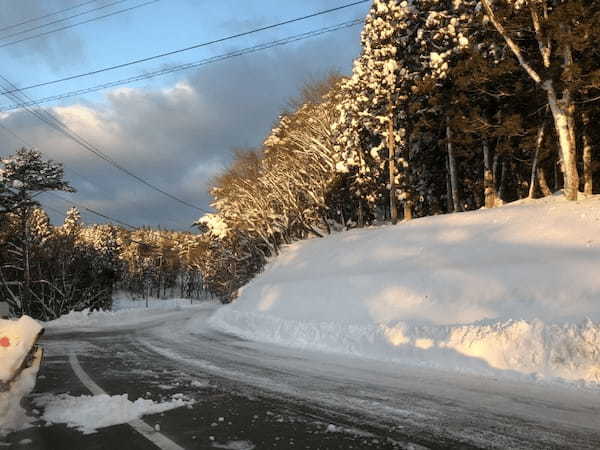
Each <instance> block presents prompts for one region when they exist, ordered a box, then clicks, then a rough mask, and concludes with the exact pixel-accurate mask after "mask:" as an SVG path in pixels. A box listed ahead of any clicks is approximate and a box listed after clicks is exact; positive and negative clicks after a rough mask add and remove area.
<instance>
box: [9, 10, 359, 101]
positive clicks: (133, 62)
mask: <svg viewBox="0 0 600 450" xmlns="http://www.w3.org/2000/svg"><path fill="white" fill-rule="evenodd" d="M369 1H371V0H360V1H355V2H353V3H348V4H345V5H342V6H338V7H336V8H330V9H326V10H323V11H318V12H315V13H312V14H308V15H305V16H301V17H296V18H294V19H289V20H285V21H283V22H278V23H275V24H272V25H267V26H264V27H260V28H255V29H253V30H249V31H244V32H242V33H237V34H233V35H229V36H225V37H222V38H219V39H214V40H212V41H207V42H202V43H200V44H195V45H192V46H189V47H185V48H181V49H178V50H172V51H169V52H166V53H160V54H158V55H154V56H148V57H146V58H141V59H136V60H133V61H128V62H125V63H122V64H116V65H113V66H108V67H103V68H101V69H97V70H92V71H90V72H85V73H80V74H77V75H71V76H68V77H64V78H59V79H56V80H52V81H46V82H43V83H37V84H32V85H30V86H25V87H22V88H18V89H15V90H13V91H9V92H7V93H12V92H16V91H26V90H29V89H33V88H37V87H42V86H49V85H52V84H57V83H62V82H65V81H70V80H75V79H77V78H82V77H87V76H91V75H97V74H99V73H103V72H108V71H111V70H116V69H122V68H124V67H129V66H133V65H135V64H141V63H144V62H148V61H153V60H156V59H159V58H164V57H166V56H171V55H175V54H178V53H183V52H187V51H190V50H195V49H198V48H201V47H207V46H209V45H214V44H218V43H222V42H226V41H229V40H232V39H236V38H239V37H243V36H249V35H252V34H256V33H260V32H262V31H266V30H271V29H274V28H278V27H282V26H284V25H289V24H292V23H295V22H300V21H303V20H307V19H311V18H314V17H317V16H321V15H324V14H330V13H333V12H336V11H340V10H343V9H347V8H350V7H352V6H356V5H360V4H362V3H366V2H369ZM2 94H5V92H2Z"/></svg>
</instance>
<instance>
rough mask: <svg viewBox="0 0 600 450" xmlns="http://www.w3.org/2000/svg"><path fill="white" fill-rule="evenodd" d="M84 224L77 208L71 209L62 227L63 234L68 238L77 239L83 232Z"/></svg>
mask: <svg viewBox="0 0 600 450" xmlns="http://www.w3.org/2000/svg"><path fill="white" fill-rule="evenodd" d="M82 226H83V222H82V221H81V213H80V212H79V209H77V208H76V207H75V206H73V207H71V208H69V210H68V211H67V214H66V216H65V220H64V222H63V225H62V228H61V229H62V232H63V233H65V234H66V235H68V236H72V237H75V238H76V237H77V236H78V235H79V232H80V231H81V227H82Z"/></svg>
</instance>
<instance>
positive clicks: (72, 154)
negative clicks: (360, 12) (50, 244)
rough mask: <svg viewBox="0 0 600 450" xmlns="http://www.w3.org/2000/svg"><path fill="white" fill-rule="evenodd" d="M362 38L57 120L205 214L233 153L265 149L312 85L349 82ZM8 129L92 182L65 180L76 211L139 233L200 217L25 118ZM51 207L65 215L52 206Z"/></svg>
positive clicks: (286, 52)
mask: <svg viewBox="0 0 600 450" xmlns="http://www.w3.org/2000/svg"><path fill="white" fill-rule="evenodd" d="M358 33H359V30H358V29H357V28H355V29H351V30H345V31H341V32H337V33H334V34H331V35H328V36H326V37H321V38H316V39H314V40H307V41H303V42H301V43H297V44H293V45H290V46H286V47H280V48H276V49H273V50H270V51H265V52H260V53H255V54H252V55H247V56H244V57H239V58H234V59H231V60H228V61H224V62H221V63H217V64H213V65H210V66H205V67H203V68H201V69H199V70H197V71H194V72H192V73H188V74H187V76H186V77H185V78H182V79H180V80H179V81H175V82H173V83H172V85H171V87H169V88H165V89H156V88H154V89H144V88H139V87H129V88H120V89H116V90H113V91H111V92H108V93H107V94H106V97H105V99H104V100H103V101H102V102H100V103H98V104H89V103H87V104H85V105H83V104H74V105H72V106H67V107H60V108H55V109H54V111H55V113H56V114H58V115H60V116H61V117H62V118H63V120H64V121H65V122H66V123H68V124H69V126H70V127H72V128H73V129H74V130H75V131H76V132H77V133H79V134H81V135H82V136H85V137H86V138H87V139H88V140H89V141H91V142H93V143H94V144H95V145H97V146H98V147H99V148H101V149H102V150H103V151H105V152H106V153H107V154H109V155H110V156H111V157H112V158H114V159H115V160H117V161H119V162H120V163H122V164H123V165H124V166H126V167H128V168H129V169H131V170H132V171H133V172H135V173H136V174H138V175H140V176H143V177H145V178H147V179H149V180H152V182H153V183H155V184H157V185H159V186H160V187H162V188H164V189H165V190H167V191H169V192H171V193H173V194H174V195H176V196H179V197H181V198H184V199H185V200H187V201H190V202H192V203H195V204H198V205H200V206H202V207H204V208H207V207H208V204H209V197H208V195H207V193H206V190H207V183H208V181H209V180H210V178H211V177H212V176H214V175H215V174H216V173H217V172H218V171H219V170H220V169H221V168H222V167H224V166H225V165H226V164H227V162H228V161H229V158H230V156H231V153H230V151H231V149H233V148H239V147H249V146H250V147H251V146H258V145H260V143H261V142H262V140H263V139H264V137H265V135H266V134H267V132H268V131H269V129H270V128H271V126H272V124H273V122H274V121H275V120H276V118H277V116H278V114H279V113H280V112H281V111H282V109H283V108H284V106H285V105H286V102H287V100H288V99H289V98H290V97H292V96H294V95H296V93H297V91H298V88H299V87H300V86H301V85H302V83H303V82H304V81H306V80H307V79H311V78H319V77H323V76H325V75H326V74H327V73H328V72H329V71H330V70H331V69H340V70H343V71H345V72H348V71H349V69H350V66H351V62H352V59H353V58H354V57H355V56H356V54H357V53H358V51H359V45H358ZM3 123H4V124H5V125H7V126H9V127H11V128H13V129H14V130H15V131H17V132H18V133H19V134H21V135H24V136H27V137H28V139H29V140H30V141H32V142H33V143H34V144H35V145H37V146H38V147H39V148H40V150H42V151H43V152H45V153H46V154H47V155H48V156H49V157H52V158H54V159H57V160H60V161H63V162H65V164H66V166H67V167H70V168H72V169H73V170H75V171H76V172H77V174H80V175H84V177H85V179H82V178H81V177H80V176H79V175H76V174H75V173H73V172H69V171H68V172H67V176H68V177H70V178H71V180H72V181H73V184H74V185H75V186H76V187H77V188H78V189H79V192H78V193H77V194H76V195H74V196H72V198H73V199H75V200H76V201H78V202H81V203H85V204H87V205H89V206H90V207H92V208H96V209H98V210H100V211H103V212H105V213H107V214H109V215H111V216H114V217H118V218H122V219H123V220H125V221H127V222H129V223H133V224H136V225H139V224H149V225H159V224H160V225H162V226H165V227H185V226H187V225H188V224H190V223H191V222H192V221H193V220H195V219H197V217H198V216H199V215H200V214H201V213H200V212H198V211H194V210H191V209H189V208H186V207H185V206H183V205H180V204H178V203H175V202H173V201H172V200H170V199H168V198H166V197H164V196H162V195H161V194H159V193H157V192H154V191H152V190H149V189H148V188H147V187H144V186H142V185H140V184H138V183H136V182H135V181H134V180H132V179H130V178H128V177H126V176H125V175H123V174H122V173H120V172H118V171H116V170H115V169H113V168H111V167H109V166H107V165H106V163H105V162H103V161H101V160H99V159H97V158H95V157H94V156H92V155H89V154H88V153H86V152H85V151H84V150H82V149H81V148H79V147H78V146H77V145H76V144H74V143H72V142H69V141H67V140H65V139H64V138H63V137H60V136H59V135H58V134H56V133H53V132H51V131H49V129H48V128H47V127H46V126H45V125H43V124H41V123H39V122H36V121H35V119H34V118H32V117H31V116H29V115H27V113H26V112H22V111H21V112H16V113H12V114H10V115H9V116H8V117H6V118H5V119H4V121H3ZM5 142H7V143H8V142H9V141H5ZM10 145H15V146H16V143H15V142H11V144H10ZM6 151H7V150H6V147H5V148H2V152H4V153H6ZM48 204H51V205H52V206H54V207H60V208H61V209H64V207H65V205H62V204H61V203H60V202H58V201H56V200H53V199H51V198H50V197H49V198H48Z"/></svg>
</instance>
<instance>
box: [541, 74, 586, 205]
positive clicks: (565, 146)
mask: <svg viewBox="0 0 600 450" xmlns="http://www.w3.org/2000/svg"><path fill="white" fill-rule="evenodd" d="M544 89H545V90H546V94H547V96H548V104H549V106H550V111H552V117H553V119H554V128H555V129H556V134H557V135H558V142H559V145H560V155H561V161H562V172H563V176H564V186H565V187H564V189H565V197H566V198H567V200H577V192H578V191H579V174H578V173H577V157H576V148H575V142H574V130H572V129H571V127H572V126H573V121H572V120H571V116H572V114H573V111H574V108H575V106H574V104H573V101H572V99H571V95H570V92H569V90H567V89H565V90H564V92H563V98H562V99H560V100H559V99H558V97H557V96H556V91H555V89H554V86H553V84H552V81H546V82H545V83H544Z"/></svg>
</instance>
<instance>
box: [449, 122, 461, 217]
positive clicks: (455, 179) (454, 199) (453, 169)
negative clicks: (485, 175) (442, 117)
mask: <svg viewBox="0 0 600 450" xmlns="http://www.w3.org/2000/svg"><path fill="white" fill-rule="evenodd" d="M446 139H447V141H448V143H447V148H448V166H449V168H450V185H451V187H452V204H453V205H454V212H461V211H462V208H461V207H460V197H459V195H458V177H457V175H456V161H455V160H454V150H453V148H452V129H451V128H450V124H448V125H446Z"/></svg>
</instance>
